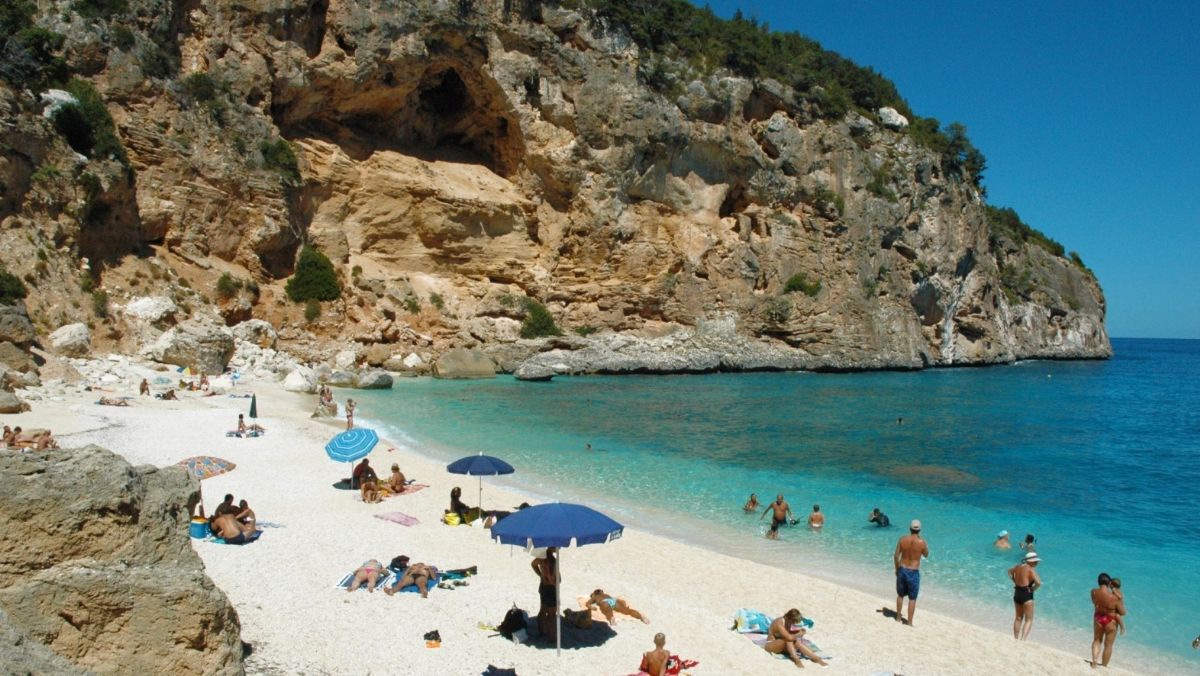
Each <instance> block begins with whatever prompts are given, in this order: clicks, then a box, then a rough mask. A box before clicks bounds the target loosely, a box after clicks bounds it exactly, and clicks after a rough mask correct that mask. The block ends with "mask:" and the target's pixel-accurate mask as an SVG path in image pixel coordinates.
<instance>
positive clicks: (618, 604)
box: [588, 589, 650, 624]
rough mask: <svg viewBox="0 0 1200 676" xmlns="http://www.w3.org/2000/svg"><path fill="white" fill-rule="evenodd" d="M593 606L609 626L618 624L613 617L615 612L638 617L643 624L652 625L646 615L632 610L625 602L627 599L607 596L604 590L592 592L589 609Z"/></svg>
mask: <svg viewBox="0 0 1200 676" xmlns="http://www.w3.org/2000/svg"><path fill="white" fill-rule="evenodd" d="M593 606H595V607H596V608H597V609H599V610H600V612H601V613H602V614H603V615H604V617H605V619H607V620H608V623H609V624H616V623H617V620H616V617H615V616H614V615H613V611H616V612H618V613H621V614H623V615H628V616H630V617H636V618H637V619H639V620H641V621H642V622H644V623H646V624H650V620H649V619H647V618H646V616H645V615H643V614H641V613H640V612H638V611H636V610H634V609H633V608H630V607H629V604H628V603H626V602H625V599H619V598H617V597H615V596H611V595H609V594H605V593H604V590H603V589H597V590H596V591H594V592H592V595H591V596H589V597H588V607H589V608H591V607H593Z"/></svg>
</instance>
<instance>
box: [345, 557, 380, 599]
mask: <svg viewBox="0 0 1200 676" xmlns="http://www.w3.org/2000/svg"><path fill="white" fill-rule="evenodd" d="M382 572H383V564H382V563H380V562H379V561H378V560H376V559H368V560H367V561H365V562H363V565H361V566H359V567H358V570H356V571H354V580H353V581H352V582H350V586H349V587H347V588H346V591H354V590H356V589H358V588H359V587H361V586H362V585H363V583H364V582H366V583H367V591H368V592H374V591H375V583H376V582H377V581H379V574H380V573H382ZM384 591H387V590H384Z"/></svg>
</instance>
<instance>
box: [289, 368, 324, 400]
mask: <svg viewBox="0 0 1200 676" xmlns="http://www.w3.org/2000/svg"><path fill="white" fill-rule="evenodd" d="M317 385H318V383H317V376H316V374H315V373H313V370H312V369H310V368H308V367H307V366H300V367H297V368H295V369H293V370H292V372H291V373H289V374H287V375H286V376H284V378H283V389H285V390H287V391H288V392H304V393H306V394H314V393H316V391H317Z"/></svg>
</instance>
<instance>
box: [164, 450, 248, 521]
mask: <svg viewBox="0 0 1200 676" xmlns="http://www.w3.org/2000/svg"><path fill="white" fill-rule="evenodd" d="M175 464H176V465H179V466H180V467H182V468H184V469H185V470H187V472H188V474H191V475H192V476H194V477H196V478H197V479H199V480H200V481H204V480H205V479H207V478H209V477H214V476H217V475H218V474H224V473H226V472H229V471H232V470H233V468H235V467H237V465H235V464H234V463H232V462H230V461H228V460H225V459H224V458H216V457H213V456H211V455H193V456H192V457H190V458H184V459H183V460H180V461H179V462H177V463H175ZM197 492H198V493H199V494H200V505H201V506H202V507H203V505H204V486H203V484H201V486H200V489H199V490H198V491H197ZM201 514H203V512H201Z"/></svg>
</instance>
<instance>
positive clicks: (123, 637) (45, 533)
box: [0, 446, 244, 674]
mask: <svg viewBox="0 0 1200 676" xmlns="http://www.w3.org/2000/svg"><path fill="white" fill-rule="evenodd" d="M32 476H36V477H37V478H38V479H37V481H30V480H29V477H32ZM81 486H86V487H87V490H80V487H81ZM197 488H198V484H197V482H196V480H195V479H194V478H192V477H190V476H188V474H187V473H186V472H184V471H183V469H182V468H179V467H168V468H164V469H157V468H154V467H149V466H142V467H132V466H130V465H129V463H127V462H126V461H125V460H124V459H123V458H121V457H120V456H118V455H116V454H114V453H112V452H110V451H107V450H105V449H102V448H99V447H96V446H89V447H86V448H82V449H78V450H75V451H73V452H71V453H64V452H63V451H52V452H40V453H19V454H10V455H4V456H0V609H2V610H3V611H4V612H6V613H7V615H8V620H9V622H10V623H11V625H12V627H13V631H15V632H16V633H18V634H20V635H23V636H27V637H29V638H31V639H33V640H34V641H37V642H39V643H41V644H44V645H45V646H47V647H49V649H50V650H51V651H53V652H54V653H56V654H57V655H58V656H60V657H62V658H65V659H67V660H69V661H70V662H71V663H73V664H75V665H76V666H78V667H82V668H84V669H86V670H88V671H90V672H93V673H130V674H135V673H136V674H142V673H144V674H150V673H157V674H165V673H170V674H241V673H244V672H243V666H242V643H241V627H240V624H239V621H238V616H237V612H236V611H235V610H234V609H233V606H232V605H231V604H230V603H229V600H228V599H227V598H226V597H225V594H224V593H223V592H222V591H221V590H220V589H218V588H217V587H216V586H215V585H214V584H213V583H212V580H210V579H209V578H208V576H207V575H206V574H205V573H204V566H203V564H202V563H201V561H200V558H199V557H198V556H197V555H196V553H195V551H194V550H193V549H192V547H191V544H190V542H189V538H188V533H187V524H188V514H189V509H188V505H189V503H191V502H193V501H195V500H197V499H198V497H199V496H198V493H197ZM2 634H3V632H0V635H2ZM38 652H39V651H32V653H33V654H32V656H31V657H28V659H31V660H34V659H40V658H45V655H44V654H41V655H40V657H39V655H38V654H37V653H38ZM21 659H26V658H21ZM10 668H15V669H16V671H17V673H38V671H37V670H38V669H39V667H37V666H36V663H34V662H32V661H31V662H30V663H28V664H25V663H17V664H11V665H10ZM51 673H57V672H51ZM68 673H69V671H68Z"/></svg>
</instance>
